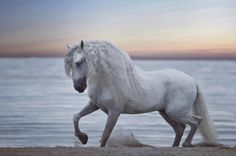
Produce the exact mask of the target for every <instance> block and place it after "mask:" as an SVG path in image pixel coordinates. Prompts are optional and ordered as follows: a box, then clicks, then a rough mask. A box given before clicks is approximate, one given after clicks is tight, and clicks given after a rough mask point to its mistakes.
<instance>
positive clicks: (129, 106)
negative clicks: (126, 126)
mask: <svg viewBox="0 0 236 156" xmlns="http://www.w3.org/2000/svg"><path fill="white" fill-rule="evenodd" d="M158 110H160V108H159V104H158V103H151V104H150V103H137V102H136V103H133V102H128V103H126V104H125V107H124V111H123V113H125V114H140V113H147V112H153V111H158Z"/></svg>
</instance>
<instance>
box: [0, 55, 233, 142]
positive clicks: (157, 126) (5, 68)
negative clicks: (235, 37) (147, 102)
mask: <svg viewBox="0 0 236 156" xmlns="http://www.w3.org/2000/svg"><path fill="white" fill-rule="evenodd" d="M135 63H136V65H137V66H139V67H140V68H141V69H143V70H149V71H151V70H160V69H166V68H172V69H177V70H181V71H183V72H185V73H187V74H189V75H190V76H192V77H193V78H194V79H195V80H196V81H197V82H198V84H199V85H200V87H201V88H202V90H203V92H204V95H205V98H206V102H207V107H208V110H209V114H210V116H211V118H212V119H213V121H214V124H215V126H216V129H217V133H218V136H219V140H220V143H223V144H226V145H230V146H235V145H236V61H235V60H217V61H210V60H135ZM88 100H89V99H88V97H87V92H85V93H83V94H79V93H78V92H76V91H75V90H74V88H73V84H72V81H71V80H70V79H69V78H68V77H66V76H65V74H64V61H63V59H62V58H1V59H0V147H26V146H27V147H29V146H30V147H31V146H49V147H51V146H82V145H81V143H80V142H79V141H78V139H77V138H76V137H74V129H73V123H72V116H73V114H74V113H77V112H79V111H80V110H81V109H82V108H83V107H84V106H85V105H86V104H87V102H88ZM105 122H106V114H104V113H103V112H102V111H99V110H98V111H97V112H94V113H92V114H90V115H88V116H85V117H83V118H82V119H81V121H80V127H81V129H82V131H83V132H86V133H87V134H88V136H89V140H88V144H87V145H86V146H99V140H100V137H101V134H102V131H103V128H104V126H105ZM115 130H122V132H125V133H133V134H134V135H135V137H136V138H137V139H138V140H139V141H140V142H142V143H145V144H149V145H154V146H171V144H172V142H173V140H174V132H173V130H172V128H171V127H170V126H169V125H168V124H167V123H166V122H165V120H164V119H162V118H161V116H160V115H159V113H158V112H152V113H145V114H138V115H121V117H120V118H119V120H118V123H117V125H116V127H115ZM188 131H189V128H187V132H188ZM186 135H187V133H185V134H184V137H186ZM199 141H201V136H200V135H199V134H197V135H196V136H195V137H194V142H199Z"/></svg>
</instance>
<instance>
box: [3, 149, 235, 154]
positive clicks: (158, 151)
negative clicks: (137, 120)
mask: <svg viewBox="0 0 236 156" xmlns="http://www.w3.org/2000/svg"><path fill="white" fill-rule="evenodd" d="M0 155H1V156H15V155H20V156H68V155H69V156H78V155H83V156H120V155H122V156H134V155H135V156H139V155H140V156H141V155H148V156H154V155H155V156H189V155H191V156H211V155H214V156H235V155H236V147H191V148H182V147H181V148H170V147H161V148H151V147H139V148H137V147H120V148H115V147H112V148H111V147H106V148H98V147H76V148H73V147H51V148H50V147H27V148H0Z"/></svg>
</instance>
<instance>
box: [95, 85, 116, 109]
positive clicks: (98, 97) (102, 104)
mask: <svg viewBox="0 0 236 156" xmlns="http://www.w3.org/2000/svg"><path fill="white" fill-rule="evenodd" d="M90 99H91V100H92V101H93V102H94V103H95V104H96V106H97V107H98V108H99V109H101V110H102V111H103V112H105V113H107V112H108V110H109V109H110V108H111V107H112V105H113V102H112V96H111V94H110V92H109V91H108V90H106V89H101V90H100V92H97V93H96V94H93V95H90Z"/></svg>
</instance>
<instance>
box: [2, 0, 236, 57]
mask: <svg viewBox="0 0 236 156" xmlns="http://www.w3.org/2000/svg"><path fill="white" fill-rule="evenodd" d="M0 20H1V25H0V34H1V36H0V56H64V55H65V53H66V48H65V46H66V44H67V43H79V42H80V40H90V39H98V40H108V41H111V42H112V43H113V44H115V45H117V46H119V47H120V48H122V49H123V50H125V51H127V52H128V53H130V54H131V55H132V56H145V57H146V56H148V57H152V56H156V57H207V58H208V57H219V58H226V57H227V58H231V57H234V58H236V29H235V28H236V2H235V1H233V0H229V1H220V0H214V1H213V0H205V1H202V0H200V1H196V0H190V1H183V0H176V1H155V0H150V1H148V2H146V1H140V0H137V1H132V0H127V1H123V0H121V1H112V2H111V1H104V0H101V1H100V0H94V1H92V0H88V1H82V0H78V1H73V0H69V1H63V0H58V1H55V0H52V1H44V0H42V1H37V0H32V1H14V2H13V1H7V0H3V1H1V5H0Z"/></svg>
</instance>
